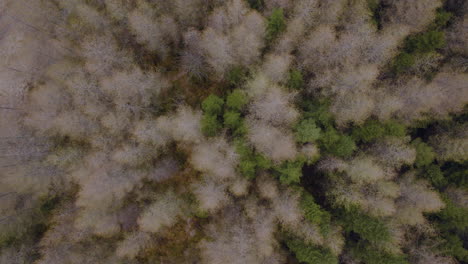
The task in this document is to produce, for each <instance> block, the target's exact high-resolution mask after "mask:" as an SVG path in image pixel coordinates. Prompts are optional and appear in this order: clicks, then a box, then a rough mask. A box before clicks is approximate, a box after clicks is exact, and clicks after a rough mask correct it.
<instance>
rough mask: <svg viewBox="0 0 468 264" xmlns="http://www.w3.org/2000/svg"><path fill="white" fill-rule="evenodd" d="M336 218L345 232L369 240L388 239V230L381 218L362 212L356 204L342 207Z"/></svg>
mask: <svg viewBox="0 0 468 264" xmlns="http://www.w3.org/2000/svg"><path fill="white" fill-rule="evenodd" d="M338 216H339V217H338V218H339V219H340V221H341V222H342V224H343V226H344V228H345V230H346V232H351V231H352V232H354V233H357V234H359V236H360V237H361V238H362V239H364V240H367V241H369V242H379V241H388V240H389V239H390V232H389V230H388V228H387V226H386V225H385V223H383V222H382V221H381V220H379V219H377V218H375V217H371V216H369V215H366V214H364V213H363V212H362V211H361V210H360V209H359V208H358V207H357V206H351V207H349V208H342V209H339V211H338Z"/></svg>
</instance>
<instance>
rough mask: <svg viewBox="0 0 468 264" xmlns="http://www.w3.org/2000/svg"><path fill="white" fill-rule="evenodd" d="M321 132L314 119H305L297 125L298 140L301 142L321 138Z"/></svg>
mask: <svg viewBox="0 0 468 264" xmlns="http://www.w3.org/2000/svg"><path fill="white" fill-rule="evenodd" d="M320 132H321V129H320V128H318V127H317V126H316V125H315V121H314V120H313V119H305V120H302V121H301V122H300V123H299V124H298V125H297V126H296V140H297V141H298V142H300V143H307V142H314V141H316V140H317V139H319V138H320Z"/></svg>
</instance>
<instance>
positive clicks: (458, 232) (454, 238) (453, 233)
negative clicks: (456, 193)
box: [431, 197, 468, 262]
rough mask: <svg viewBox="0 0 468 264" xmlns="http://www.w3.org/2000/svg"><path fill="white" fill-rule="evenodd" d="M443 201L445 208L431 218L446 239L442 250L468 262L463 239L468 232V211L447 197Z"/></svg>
mask: <svg viewBox="0 0 468 264" xmlns="http://www.w3.org/2000/svg"><path fill="white" fill-rule="evenodd" d="M443 200H444V202H445V208H444V209H442V210H441V211H440V212H438V213H437V214H434V215H432V216H431V219H432V220H433V221H435V223H436V225H437V227H438V228H439V230H440V231H441V233H442V237H443V238H444V239H445V241H444V243H443V244H442V245H441V246H440V248H441V250H442V252H446V254H448V255H451V256H454V257H456V258H457V259H458V260H460V261H464V262H467V261H468V250H466V249H465V248H464V246H463V237H464V234H466V232H468V221H466V217H467V215H468V209H466V208H463V207H460V206H457V205H456V204H454V203H453V202H452V201H451V200H450V199H449V198H447V197H443Z"/></svg>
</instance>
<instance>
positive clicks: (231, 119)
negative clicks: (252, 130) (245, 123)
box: [223, 111, 242, 130]
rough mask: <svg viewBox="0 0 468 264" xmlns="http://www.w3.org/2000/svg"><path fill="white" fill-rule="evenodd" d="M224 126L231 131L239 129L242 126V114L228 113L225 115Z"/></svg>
mask: <svg viewBox="0 0 468 264" xmlns="http://www.w3.org/2000/svg"><path fill="white" fill-rule="evenodd" d="M223 118H224V125H225V126H226V127H227V128H230V129H233V130H235V129H237V128H238V127H239V126H241V125H242V118H241V116H240V113H237V112H234V111H227V112H225V113H224V116H223Z"/></svg>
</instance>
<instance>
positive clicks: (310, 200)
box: [300, 191, 331, 234]
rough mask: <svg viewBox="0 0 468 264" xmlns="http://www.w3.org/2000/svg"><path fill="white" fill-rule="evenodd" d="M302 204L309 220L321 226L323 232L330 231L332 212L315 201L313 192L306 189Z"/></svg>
mask: <svg viewBox="0 0 468 264" xmlns="http://www.w3.org/2000/svg"><path fill="white" fill-rule="evenodd" d="M300 205H301V208H302V210H303V211H304V217H305V218H306V219H307V220H308V221H309V222H311V223H312V224H316V225H318V226H320V229H321V231H322V233H323V234H327V233H328V232H329V231H330V221H331V215H330V213H329V212H327V211H325V210H323V209H322V208H320V205H318V204H317V203H315V200H314V197H313V196H312V195H311V194H309V193H308V192H306V191H304V192H303V194H302V199H301V203H300Z"/></svg>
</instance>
